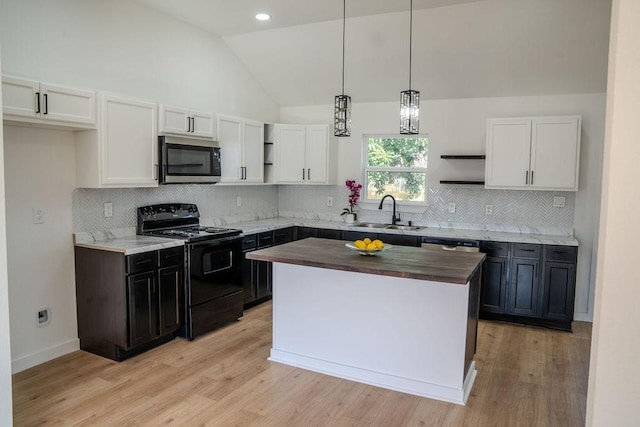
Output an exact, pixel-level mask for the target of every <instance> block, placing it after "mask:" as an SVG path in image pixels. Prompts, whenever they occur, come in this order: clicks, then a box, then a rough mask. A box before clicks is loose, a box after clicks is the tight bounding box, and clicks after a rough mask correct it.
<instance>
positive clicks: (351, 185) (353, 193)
mask: <svg viewBox="0 0 640 427" xmlns="http://www.w3.org/2000/svg"><path fill="white" fill-rule="evenodd" d="M345 185H346V186H347V188H348V189H349V191H350V194H349V197H348V201H349V207H348V208H345V209H344V212H343V213H342V215H345V214H348V213H353V209H354V208H355V206H356V205H357V204H358V199H359V198H360V190H361V189H362V184H357V183H356V182H355V181H354V180H352V179H348V180H347V181H346V182H345Z"/></svg>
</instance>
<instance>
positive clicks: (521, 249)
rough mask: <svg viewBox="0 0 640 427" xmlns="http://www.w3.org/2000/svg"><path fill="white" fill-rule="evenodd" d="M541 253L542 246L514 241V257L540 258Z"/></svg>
mask: <svg viewBox="0 0 640 427" xmlns="http://www.w3.org/2000/svg"><path fill="white" fill-rule="evenodd" d="M540 255H542V246H541V245H536V244H533V243H514V245H513V257H514V258H536V259H538V258H540Z"/></svg>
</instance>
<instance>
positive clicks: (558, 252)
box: [544, 246, 578, 263]
mask: <svg viewBox="0 0 640 427" xmlns="http://www.w3.org/2000/svg"><path fill="white" fill-rule="evenodd" d="M544 259H545V260H547V261H564V262H572V263H574V262H576V260H577V259H578V248H577V247H575V246H545V248H544Z"/></svg>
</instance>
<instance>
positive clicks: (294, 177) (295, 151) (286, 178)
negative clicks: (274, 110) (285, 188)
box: [274, 124, 337, 184]
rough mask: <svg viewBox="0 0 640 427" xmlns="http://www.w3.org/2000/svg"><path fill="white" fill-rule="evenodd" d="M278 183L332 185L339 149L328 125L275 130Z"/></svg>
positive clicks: (286, 126)
mask: <svg viewBox="0 0 640 427" xmlns="http://www.w3.org/2000/svg"><path fill="white" fill-rule="evenodd" d="M274 144H275V178H274V180H275V183H276V184H332V183H334V180H335V169H336V161H335V156H336V154H337V153H336V149H335V148H336V147H335V141H334V140H333V139H330V138H329V126H328V125H286V124H277V125H276V126H275V143H274Z"/></svg>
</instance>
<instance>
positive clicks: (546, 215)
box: [278, 186, 575, 229]
mask: <svg viewBox="0 0 640 427" xmlns="http://www.w3.org/2000/svg"><path fill="white" fill-rule="evenodd" d="M558 195H559V196H563V197H565V207H564V208H556V207H553V197H554V196H558ZM327 196H331V197H333V204H334V206H333V207H328V206H327V205H326V200H327ZM279 198H280V201H279V203H278V208H279V211H280V215H283V216H298V215H304V213H310V212H311V213H315V214H317V215H318V216H319V217H320V218H321V219H339V216H340V213H341V212H342V209H344V208H345V207H347V189H346V187H344V186H317V187H316V186H313V187H312V186H306V187H302V186H282V187H281V188H280V192H279ZM428 202H429V206H428V207H426V208H424V210H422V209H412V212H408V211H406V210H405V211H403V209H402V208H401V209H400V213H401V218H402V221H403V222H406V221H413V222H415V223H418V224H423V225H430V224H435V223H438V224H443V225H444V224H450V225H452V226H457V225H462V224H478V225H488V224H492V225H513V226H524V225H527V226H535V227H545V228H558V229H560V228H567V229H573V217H574V210H575V193H572V192H557V193H556V192H551V191H519V190H485V189H482V188H479V189H478V188H465V187H455V188H454V187H436V188H429V195H428ZM450 202H454V203H455V204H456V211H455V213H453V214H451V213H449V212H448V206H449V203H450ZM387 203H389V205H390V202H388V201H387V202H385V206H386V207H387ZM486 205H493V215H486V214H485V207H486ZM358 212H359V213H358V215H359V217H358V219H359V220H361V221H374V222H389V220H390V217H389V212H386V211H384V212H383V211H379V210H378V209H376V206H375V205H374V204H369V205H367V206H362V207H361V208H360V209H359V210H358Z"/></svg>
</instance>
